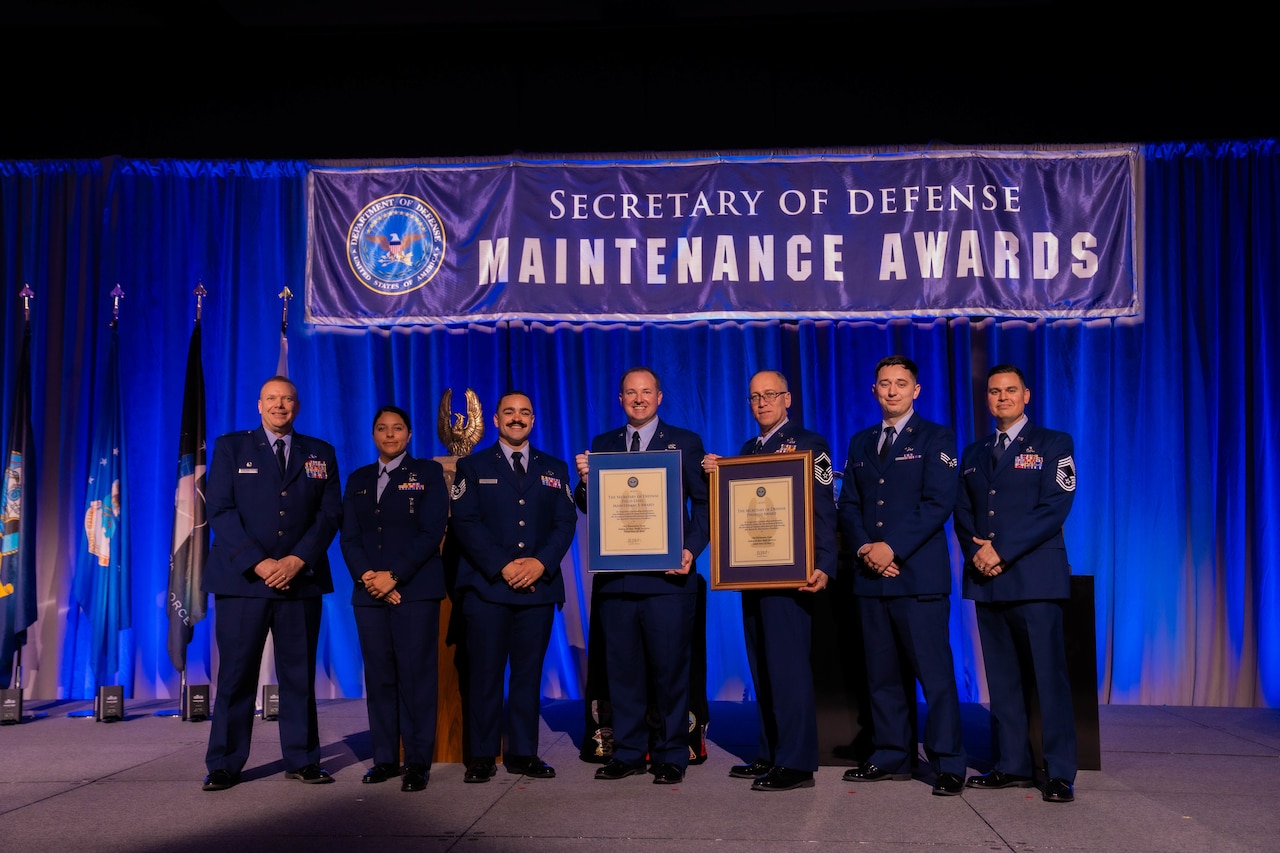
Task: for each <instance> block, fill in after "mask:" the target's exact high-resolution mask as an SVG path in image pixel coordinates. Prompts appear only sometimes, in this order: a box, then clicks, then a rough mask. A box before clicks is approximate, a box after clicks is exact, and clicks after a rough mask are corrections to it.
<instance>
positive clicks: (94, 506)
mask: <svg viewBox="0 0 1280 853" xmlns="http://www.w3.org/2000/svg"><path fill="white" fill-rule="evenodd" d="M118 335H119V333H118V331H117V329H116V327H115V324H114V323H113V324H112V327H111V343H110V347H109V350H108V354H107V365H106V379H105V382H104V384H103V389H102V393H101V394H100V395H99V396H98V398H97V401H96V405H97V410H96V411H95V412H94V413H93V432H92V435H93V443H92V445H90V451H91V453H90V457H89V473H88V486H87V489H86V495H85V512H84V531H85V537H86V540H87V541H86V545H87V547H86V549H85V550H84V551H82V552H80V553H79V555H78V559H77V561H76V573H75V582H74V592H75V597H76V601H77V602H78V603H79V605H80V609H82V610H83V611H84V613H85V615H86V616H87V617H88V621H89V653H90V655H91V657H90V659H89V662H88V663H89V668H90V671H91V673H92V675H93V678H94V682H95V684H96V685H97V686H98V687H101V686H103V685H104V684H114V683H116V682H115V679H116V676H117V674H118V673H119V672H120V632H121V631H123V630H126V629H127V628H129V627H130V624H131V613H130V606H129V594H130V592H129V557H128V554H129V547H128V523H127V522H128V517H127V515H126V506H125V488H124V444H123V438H124V430H123V429H122V426H121V423H122V421H121V406H120V360H119V353H118V350H119V347H118V340H117V338H118Z"/></svg>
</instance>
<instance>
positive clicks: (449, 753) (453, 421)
mask: <svg viewBox="0 0 1280 853" xmlns="http://www.w3.org/2000/svg"><path fill="white" fill-rule="evenodd" d="M436 432H437V434H438V435H439V436H440V441H441V442H443V444H444V446H445V448H447V449H448V451H449V455H448V456H437V457H435V460H436V461H437V462H439V463H440V465H441V466H442V467H443V468H444V480H445V484H446V485H447V486H448V488H449V490H450V491H451V492H452V490H453V480H454V477H455V475H456V474H457V472H458V468H457V463H458V457H460V456H467V455H469V454H470V453H471V451H472V450H474V449H475V446H476V445H477V444H479V443H480V439H481V438H482V437H483V436H484V417H483V413H482V412H481V409H480V398H479V397H477V396H476V392H475V391H472V390H471V389H470V388H468V389H467V413H466V414H465V415H461V414H458V413H457V412H454V411H453V391H452V390H450V389H445V392H444V396H442V397H441V398H440V410H439V413H438V414H437V416H436ZM451 562H452V560H451V558H450V556H449V552H448V550H447V549H445V576H446V586H447V587H448V588H449V595H448V597H446V598H445V599H444V600H443V601H441V602H440V637H439V645H438V647H437V648H438V649H439V653H440V666H439V669H438V670H437V672H438V676H439V696H440V700H439V710H438V712H437V714H436V748H435V755H434V760H435V761H438V762H441V763H450V762H452V763H457V762H460V761H462V759H463V752H462V688H461V684H462V674H461V672H460V671H459V667H460V661H459V659H458V657H457V646H458V640H459V637H461V636H462V635H463V631H462V628H461V623H460V621H459V620H458V619H455V618H454V617H455V614H454V608H453V605H454V601H453V591H452V588H453V574H454V572H456V570H457V566H456V563H453V564H452V568H451V567H450V564H451ZM457 615H458V616H459V617H460V615H461V611H459V613H458V614H457Z"/></svg>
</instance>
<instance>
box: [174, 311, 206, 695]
mask: <svg viewBox="0 0 1280 853" xmlns="http://www.w3.org/2000/svg"><path fill="white" fill-rule="evenodd" d="M207 459H208V457H207V456H206V451H205V437H204V365H203V364H202V362H201V357H200V321H199V320H196V326H195V329H194V330H192V332H191V344H190V346H188V348H187V380H186V385H185V386H184V387H183V391H182V431H181V432H180V433H179V435H178V487H177V492H176V494H174V497H173V550H172V553H171V554H170V556H169V598H168V607H169V660H171V661H173V666H174V668H175V669H177V670H178V672H185V671H186V669H187V645H188V644H190V642H191V634H192V631H193V630H194V628H195V624H196V623H197V622H199V621H200V620H201V619H203V618H204V615H205V605H206V602H207V596H206V595H205V593H204V591H203V590H202V589H201V588H200V581H201V579H202V578H203V577H204V563H205V559H206V558H207V557H208V555H209V522H208V519H207V517H206V516H205V504H204V478H205V467H206V463H207Z"/></svg>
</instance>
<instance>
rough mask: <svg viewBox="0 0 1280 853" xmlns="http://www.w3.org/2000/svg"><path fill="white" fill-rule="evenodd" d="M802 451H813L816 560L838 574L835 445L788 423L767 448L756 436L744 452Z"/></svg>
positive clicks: (820, 567) (822, 568)
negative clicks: (833, 457) (833, 464)
mask: <svg viewBox="0 0 1280 853" xmlns="http://www.w3.org/2000/svg"><path fill="white" fill-rule="evenodd" d="M798 450H812V451H813V526H814V531H813V532H814V539H813V560H814V568H815V569H818V570H819V571H822V572H826V574H827V577H829V578H834V577H835V576H836V563H837V557H838V554H837V549H836V502H835V498H834V497H833V495H834V491H833V487H832V482H833V480H834V474H833V472H832V470H831V447H830V446H829V445H828V444H827V440H826V439H825V438H823V437H822V436H821V435H819V434H818V433H816V432H812V431H810V430H807V429H802V428H801V427H798V426H796V425H795V424H793V423H790V422H787V423H785V424H783V425H782V428H781V429H779V430H778V431H777V432H775V433H774V434H773V435H772V436H770V437H769V441H768V442H767V443H766V444H765V446H764V449H763V450H760V451H757V450H756V439H754V438H753V439H751V440H750V441H748V442H747V443H746V444H744V445H742V450H741V451H740V453H741V455H743V456H747V455H749V454H753V453H795V452H796V451H798Z"/></svg>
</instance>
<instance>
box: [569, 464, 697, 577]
mask: <svg viewBox="0 0 1280 853" xmlns="http://www.w3.org/2000/svg"><path fill="white" fill-rule="evenodd" d="M683 496H684V489H683V487H682V484H681V479H680V451H679V450H646V451H642V452H639V453H592V454H591V462H590V472H589V473H588V476H587V506H588V511H587V533H588V540H589V541H590V552H589V553H588V554H587V570H588V571H591V572H634V571H648V572H666V571H670V570H672V569H679V568H680V557H681V554H682V553H683V551H684V507H683V506H681V503H682V501H683Z"/></svg>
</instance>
